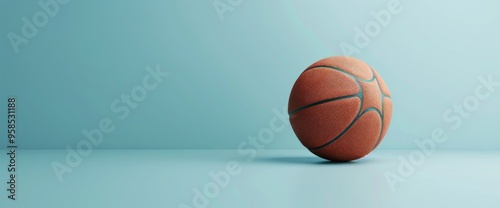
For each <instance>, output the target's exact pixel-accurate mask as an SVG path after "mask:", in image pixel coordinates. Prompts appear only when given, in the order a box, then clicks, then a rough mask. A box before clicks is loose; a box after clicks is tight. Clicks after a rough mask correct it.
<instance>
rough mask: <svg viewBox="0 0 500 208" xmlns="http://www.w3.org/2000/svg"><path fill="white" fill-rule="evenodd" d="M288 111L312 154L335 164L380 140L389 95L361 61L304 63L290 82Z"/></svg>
mask: <svg viewBox="0 0 500 208" xmlns="http://www.w3.org/2000/svg"><path fill="white" fill-rule="evenodd" d="M288 114H289V115H290V123H291V125H292V128H293V131H294V132H295V135H297V137H298V139H299V140H300V142H301V143H302V144H303V145H304V146H305V147H306V148H307V149H309V151H311V152H312V153H313V154H315V155H317V156H319V157H321V158H324V159H327V160H331V161H336V162H347V161H352V160H357V159H360V158H362V157H364V156H366V155H368V154H369V153H370V152H371V151H372V150H374V149H375V148H376V147H377V146H378V145H379V144H380V142H382V140H383V138H384V136H385V134H386V133H387V130H388V128H389V125H390V121H391V116H392V99H391V93H390V92H389V88H388V87H387V85H386V83H385V82H384V80H383V79H382V77H381V76H380V75H379V74H378V73H377V71H375V69H373V68H372V67H371V66H370V65H368V64H366V63H365V62H363V61H361V60H358V59H355V58H351V57H344V56H335V57H330V58H326V59H322V60H320V61H318V62H316V63H314V64H312V65H311V66H309V67H308V68H307V69H306V70H304V72H302V74H301V75H300V76H299V78H298V79H297V81H296V82H295V84H294V85H293V88H292V92H291V93H290V99H289V102H288Z"/></svg>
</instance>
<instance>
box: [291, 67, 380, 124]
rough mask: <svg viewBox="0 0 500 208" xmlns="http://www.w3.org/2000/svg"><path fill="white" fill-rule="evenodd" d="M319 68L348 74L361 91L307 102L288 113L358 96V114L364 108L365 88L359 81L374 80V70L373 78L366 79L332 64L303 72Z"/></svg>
mask: <svg viewBox="0 0 500 208" xmlns="http://www.w3.org/2000/svg"><path fill="white" fill-rule="evenodd" d="M318 68H327V69H332V70H335V71H338V72H340V73H343V74H345V75H347V76H348V77H350V78H352V79H354V81H356V85H358V87H359V91H358V92H357V93H356V94H353V95H347V96H342V97H335V98H328V99H324V100H320V101H317V102H314V103H312V104H307V105H305V106H301V107H299V108H296V109H295V110H292V111H290V112H288V115H289V116H291V115H293V114H295V113H297V112H299V111H301V110H304V109H307V108H310V107H313V106H316V105H321V104H325V103H328V102H332V101H338V100H342V99H347V98H352V97H358V98H359V99H360V100H361V108H360V110H359V111H358V115H359V113H360V111H361V109H363V108H362V107H363V88H362V87H361V84H360V83H359V81H362V82H373V81H374V80H375V79H376V78H375V74H374V73H373V72H372V75H373V76H372V78H371V79H369V80H364V79H361V78H359V77H356V76H354V75H353V74H350V73H348V72H346V71H344V70H342V69H340V68H337V67H332V66H315V67H312V68H309V69H306V70H305V71H304V72H302V74H304V73H305V72H306V71H309V70H312V69H318ZM336 98H340V99H336Z"/></svg>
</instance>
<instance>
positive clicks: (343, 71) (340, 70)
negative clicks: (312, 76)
mask: <svg viewBox="0 0 500 208" xmlns="http://www.w3.org/2000/svg"><path fill="white" fill-rule="evenodd" d="M317 68H328V69H333V70H336V71H339V72H342V73H344V74H346V75H348V76H350V77H351V78H353V79H355V80H358V81H362V82H372V81H373V80H375V74H374V73H373V71H372V78H370V79H361V78H359V77H356V76H355V75H354V74H351V73H349V72H346V71H345V70H343V69H341V68H337V67H333V66H326V65H319V66H314V67H311V68H307V69H306V70H305V71H304V72H302V74H304V73H306V72H307V71H309V70H311V69H317ZM370 68H371V67H370Z"/></svg>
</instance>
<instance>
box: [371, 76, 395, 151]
mask: <svg viewBox="0 0 500 208" xmlns="http://www.w3.org/2000/svg"><path fill="white" fill-rule="evenodd" d="M370 69H371V70H372V73H373V74H374V75H375V70H374V69H373V68H372V67H371V66H370ZM376 80H377V86H378V90H379V91H380V94H381V95H382V96H381V97H382V98H381V104H382V112H381V114H380V119H381V122H382V123H381V125H380V133H379V135H378V138H377V141H376V142H375V144H374V145H373V148H372V151H373V150H374V149H375V148H376V147H377V146H378V144H379V142H380V139H381V137H382V132H383V131H384V127H385V126H384V120H385V119H384V112H385V106H384V98H386V97H389V99H392V98H391V97H390V96H387V95H386V94H384V92H382V87H380V81H379V80H378V79H377V78H376Z"/></svg>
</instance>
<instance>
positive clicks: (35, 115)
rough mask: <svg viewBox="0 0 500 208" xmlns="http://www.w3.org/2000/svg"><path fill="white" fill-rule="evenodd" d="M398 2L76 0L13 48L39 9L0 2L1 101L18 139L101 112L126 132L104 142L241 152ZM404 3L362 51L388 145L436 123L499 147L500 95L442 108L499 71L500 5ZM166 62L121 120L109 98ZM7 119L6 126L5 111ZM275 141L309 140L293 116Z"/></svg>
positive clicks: (33, 138)
mask: <svg viewBox="0 0 500 208" xmlns="http://www.w3.org/2000/svg"><path fill="white" fill-rule="evenodd" d="M41 1H42V2H47V1H48V0H41ZM221 1H222V2H226V1H225V0H224V1H223V0H221ZM388 2H389V0H377V1H366V2H364V3H363V5H362V6H361V3H359V2H349V1H299V0H296V1H292V0H289V1H285V0H273V1H249V0H243V3H241V4H239V5H237V6H231V8H232V9H233V11H232V12H227V13H225V14H224V20H223V21H221V20H220V19H219V17H218V15H217V13H216V10H215V9H214V6H213V4H212V1H194V0H186V1H160V0H147V1H140V2H139V1H130V0H129V1H118V0H115V1H98V0H85V1H82V0H80V1H76V0H73V1H70V2H69V3H68V4H66V5H61V6H60V8H59V11H58V12H57V14H56V15H55V16H54V17H50V18H49V21H48V23H47V24H46V26H44V27H43V28H40V29H39V31H38V33H37V34H36V36H35V37H33V38H32V39H29V42H28V43H27V44H25V45H21V46H19V53H17V54H16V53H15V52H14V50H13V48H12V46H11V44H10V42H9V39H8V38H7V34H8V33H9V32H13V33H16V34H20V33H21V27H22V26H23V22H22V17H28V18H32V17H33V14H35V13H36V12H37V11H41V8H40V7H39V6H38V5H37V2H36V1H2V2H0V22H1V27H0V34H2V35H3V36H1V37H2V38H0V55H1V56H0V57H1V61H0V69H1V71H0V81H1V82H0V87H1V88H0V89H1V91H0V99H1V103H3V104H2V105H1V106H5V105H6V104H5V103H6V101H4V100H6V98H7V97H8V96H10V95H14V96H15V97H16V98H17V99H18V142H19V143H18V144H19V146H20V147H21V148H29V149H35V148H64V147H66V146H67V145H69V146H72V147H74V146H76V145H77V143H78V142H79V141H81V140H83V139H85V137H84V136H83V134H82V133H81V131H82V130H83V129H93V128H97V127H98V126H99V121H100V120H101V119H102V118H109V119H111V121H112V122H113V125H114V127H115V129H114V131H113V132H112V133H110V134H106V135H105V136H104V137H105V138H104V140H103V142H102V144H100V145H99V146H98V148H237V147H238V145H239V144H240V143H241V142H242V141H244V140H246V139H247V138H248V136H253V135H257V134H258V132H259V131H260V130H261V129H262V128H264V127H268V126H269V121H270V120H271V119H272V118H273V117H274V116H275V114H274V113H273V109H282V108H283V107H284V106H286V104H287V101H288V95H289V92H290V89H291V87H292V85H293V83H294V81H295V79H296V78H297V77H298V75H299V74H300V72H301V71H302V70H303V69H304V68H305V67H307V66H308V65H309V64H311V63H313V62H315V61H316V60H318V59H321V58H324V57H328V56H333V55H341V54H342V50H341V48H340V45H341V43H343V42H344V43H347V44H353V38H354V37H355V35H356V34H355V32H354V28H356V27H359V28H363V27H364V26H365V25H366V24H369V23H370V22H371V21H373V20H374V19H375V18H374V17H373V16H372V15H371V14H370V12H371V11H379V10H382V9H387V8H388V6H387V4H388ZM399 7H400V9H402V11H401V12H400V13H398V14H393V15H392V20H391V21H390V23H389V24H388V25H387V27H383V29H381V32H380V33H379V34H377V35H375V37H373V38H370V39H371V42H370V43H369V44H368V46H366V47H365V48H362V49H360V51H361V52H360V53H359V54H353V56H355V57H357V58H360V59H363V60H365V61H366V62H368V63H369V64H371V65H372V66H374V67H375V68H376V69H377V70H378V71H379V72H380V73H381V74H382V76H383V77H384V79H385V80H386V82H387V83H388V85H389V87H390V89H391V91H392V93H393V98H394V104H395V109H394V117H393V122H392V126H391V128H390V131H389V133H388V135H387V137H386V139H385V141H384V142H383V143H382V146H381V148H386V149H398V148H415V145H414V143H413V140H415V139H426V138H430V135H431V132H432V130H433V129H434V128H436V127H443V128H444V129H445V131H446V132H448V133H449V140H448V141H447V142H446V143H443V144H441V145H440V146H439V148H457V149H468V148H472V149H492V148H498V147H500V140H499V139H498V135H499V134H498V133H499V129H500V128H498V123H499V122H498V119H497V118H498V117H499V116H500V112H499V110H498V106H499V104H500V92H495V93H494V94H492V96H491V97H490V98H488V99H486V100H484V101H481V102H480V107H479V108H478V109H477V111H476V112H474V113H473V114H472V116H471V117H470V118H468V119H466V120H464V122H463V124H462V125H461V126H460V127H459V128H458V129H456V130H452V129H451V128H450V127H451V125H452V123H447V122H445V121H444V120H443V118H442V117H443V113H444V112H446V110H447V109H449V108H450V107H452V106H453V104H455V103H461V102H462V101H463V100H464V99H465V98H466V97H468V96H471V95H474V91H475V88H476V86H478V84H479V81H478V78H479V77H480V76H483V75H489V74H492V75H493V79H495V80H500V73H498V72H499V69H498V67H500V52H499V48H500V40H499V38H498V37H500V27H498V22H500V15H499V14H500V2H498V1H494V0H484V1H481V2H477V1H451V0H449V1H439V2H435V1H431V0H425V1H424V0H420V1H417V0H415V1H409V0H401V5H400V6H399ZM399 7H398V8H399ZM157 64H158V65H159V66H160V68H161V69H162V70H164V71H167V72H169V76H168V77H167V78H166V79H165V81H164V82H162V83H161V84H159V85H158V87H157V88H156V89H154V90H152V91H150V92H149V93H148V95H147V97H146V99H145V100H144V101H143V102H141V103H139V106H138V107H137V108H136V109H133V110H131V111H130V114H129V115H128V116H127V117H126V118H125V119H124V120H121V119H119V118H118V116H119V115H121V114H117V113H114V112H113V111H112V110H111V109H110V105H111V104H112V103H113V101H114V100H115V99H117V98H120V96H121V95H122V94H125V93H129V92H130V91H131V89H132V88H134V87H135V86H137V85H139V84H141V83H142V79H143V77H144V76H146V75H147V74H148V72H147V71H146V69H145V68H146V66H152V67H155V66H156V65H157ZM498 89H499V91H500V88H498ZM5 109H6V107H1V108H0V117H1V118H5V117H6V115H5ZM0 123H1V127H0V132H6V129H5V126H6V121H5V119H2V121H1V122H0ZM2 137H4V136H2ZM274 138H275V139H274V141H273V142H272V143H270V144H269V145H267V147H268V148H300V147H301V145H300V143H299V142H298V140H297V139H296V137H295V136H294V134H293V132H292V130H291V128H290V127H289V126H287V128H286V129H285V130H283V131H281V132H279V133H276V134H275V137H274ZM1 141H2V143H1V144H2V146H4V145H5V143H6V142H5V139H2V140H1Z"/></svg>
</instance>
